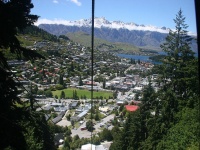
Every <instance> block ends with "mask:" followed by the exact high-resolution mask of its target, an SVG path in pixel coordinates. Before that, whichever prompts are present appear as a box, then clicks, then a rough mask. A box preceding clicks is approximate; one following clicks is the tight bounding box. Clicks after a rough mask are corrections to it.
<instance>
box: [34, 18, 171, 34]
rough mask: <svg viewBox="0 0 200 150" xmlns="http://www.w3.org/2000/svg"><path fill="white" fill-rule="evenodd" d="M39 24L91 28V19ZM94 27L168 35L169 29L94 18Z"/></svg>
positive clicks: (45, 21)
mask: <svg viewBox="0 0 200 150" xmlns="http://www.w3.org/2000/svg"><path fill="white" fill-rule="evenodd" d="M40 24H57V25H58V24H62V25H65V26H77V27H91V25H92V20H91V19H81V20H76V21H68V20H59V19H55V20H47V19H41V20H39V21H38V22H37V23H36V25H40ZM94 27H95V28H103V27H104V28H110V29H128V30H130V31H132V30H141V31H155V32H160V33H169V29H168V28H166V27H161V28H159V27H156V26H152V25H138V24H136V23H133V22H129V23H124V22H122V21H108V20H106V19H105V17H100V18H98V17H96V18H95V19H94Z"/></svg>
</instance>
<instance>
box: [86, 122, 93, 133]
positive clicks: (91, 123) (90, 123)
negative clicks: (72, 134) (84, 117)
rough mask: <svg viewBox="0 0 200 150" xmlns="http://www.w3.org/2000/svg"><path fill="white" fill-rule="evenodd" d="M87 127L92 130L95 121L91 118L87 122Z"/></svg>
mask: <svg viewBox="0 0 200 150" xmlns="http://www.w3.org/2000/svg"><path fill="white" fill-rule="evenodd" d="M86 129H87V130H88V131H90V132H91V131H93V129H94V127H93V122H92V121H91V120H89V121H87V122H86Z"/></svg>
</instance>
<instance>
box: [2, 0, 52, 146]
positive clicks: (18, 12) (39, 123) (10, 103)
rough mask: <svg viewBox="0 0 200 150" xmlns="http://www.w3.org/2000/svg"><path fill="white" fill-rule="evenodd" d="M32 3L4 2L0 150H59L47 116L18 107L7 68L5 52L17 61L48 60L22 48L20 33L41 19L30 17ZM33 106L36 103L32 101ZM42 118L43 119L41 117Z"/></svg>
mask: <svg viewBox="0 0 200 150" xmlns="http://www.w3.org/2000/svg"><path fill="white" fill-rule="evenodd" d="M32 8H33V4H32V3H31V0H8V1H7V0H2V1H0V20H1V23H0V33H1V34H0V74H1V75H0V116H1V131H0V138H1V139H2V140H1V141H0V147H1V149H6V148H8V147H9V148H10V149H31V148H33V147H34V149H55V147H54V144H53V139H52V135H51V133H50V132H49V130H48V128H47V122H46V121H45V119H44V116H43V115H41V114H39V113H37V112H34V111H31V112H29V111H27V109H25V108H23V107H22V108H19V107H16V104H20V103H22V101H21V100H20V99H19V97H18V96H17V95H18V94H19V91H18V87H19V84H17V83H16V82H15V81H14V79H13V77H15V75H14V74H13V73H12V72H11V71H10V67H9V66H8V64H7V58H6V56H5V55H4V54H5V53H4V52H5V51H9V52H10V53H12V54H15V55H16V57H17V59H22V58H24V59H32V60H34V59H36V58H44V57H43V56H41V55H40V54H38V53H36V52H35V51H32V50H29V49H26V48H24V47H22V46H21V45H20V41H19V40H18V38H17V33H18V31H19V30H21V31H22V30H23V29H24V28H25V27H27V26H30V25H33V23H34V22H35V21H36V20H37V18H38V16H37V15H32V14H30V9H32ZM31 101H32V102H33V99H31ZM40 115H41V116H40Z"/></svg>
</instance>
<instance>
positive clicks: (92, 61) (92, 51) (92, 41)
mask: <svg viewBox="0 0 200 150" xmlns="http://www.w3.org/2000/svg"><path fill="white" fill-rule="evenodd" d="M94 9H95V0H92V29H91V35H92V36H91V48H92V50H91V110H93V83H94V79H93V77H94V64H93V63H94ZM91 124H92V125H91V127H92V129H91V137H90V138H91V144H92V143H93V136H92V135H93V115H92V113H91ZM91 148H92V147H91Z"/></svg>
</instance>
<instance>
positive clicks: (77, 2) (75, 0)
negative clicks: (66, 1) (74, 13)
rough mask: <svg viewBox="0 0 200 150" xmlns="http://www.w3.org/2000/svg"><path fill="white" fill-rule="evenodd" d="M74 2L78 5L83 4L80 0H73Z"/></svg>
mask: <svg viewBox="0 0 200 150" xmlns="http://www.w3.org/2000/svg"><path fill="white" fill-rule="evenodd" d="M71 2H72V3H75V4H76V5H78V6H81V2H79V1H78V0H71Z"/></svg>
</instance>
